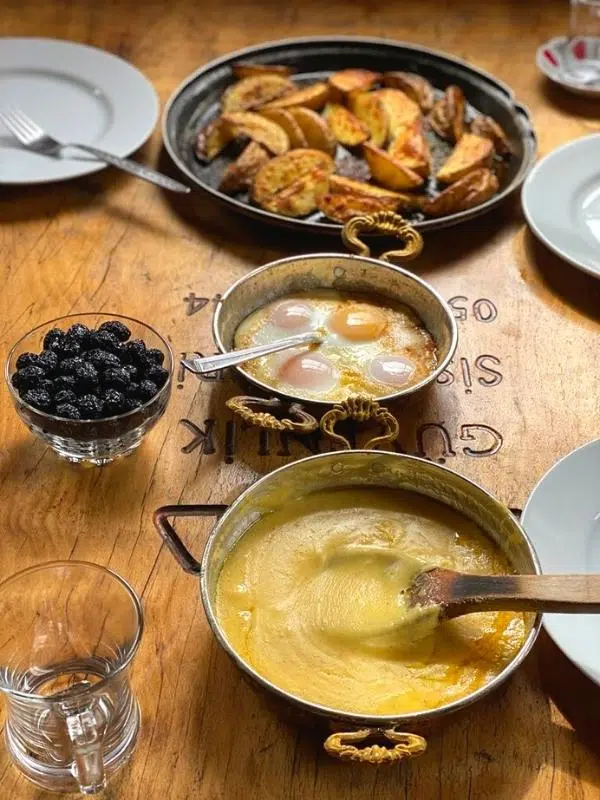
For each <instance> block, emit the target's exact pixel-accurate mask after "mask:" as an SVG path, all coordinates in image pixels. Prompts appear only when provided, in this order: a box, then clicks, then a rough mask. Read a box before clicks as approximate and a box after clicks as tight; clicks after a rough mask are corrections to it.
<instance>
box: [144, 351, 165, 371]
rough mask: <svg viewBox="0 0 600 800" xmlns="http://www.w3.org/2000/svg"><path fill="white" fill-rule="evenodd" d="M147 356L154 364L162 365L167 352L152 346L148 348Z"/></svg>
mask: <svg viewBox="0 0 600 800" xmlns="http://www.w3.org/2000/svg"><path fill="white" fill-rule="evenodd" d="M146 358H147V359H148V361H151V362H152V363H153V364H158V366H159V367H160V366H162V363H163V361H164V360H165V354H164V353H163V351H162V350H158V349H157V348H156V347H150V348H149V349H148V350H146Z"/></svg>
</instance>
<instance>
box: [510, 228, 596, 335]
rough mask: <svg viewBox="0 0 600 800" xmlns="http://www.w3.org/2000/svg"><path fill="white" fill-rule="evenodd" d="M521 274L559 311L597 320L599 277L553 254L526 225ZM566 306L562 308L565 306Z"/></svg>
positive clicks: (541, 297) (544, 299) (532, 287)
mask: <svg viewBox="0 0 600 800" xmlns="http://www.w3.org/2000/svg"><path fill="white" fill-rule="evenodd" d="M523 249H524V255H525V259H524V263H522V264H521V265H520V271H521V276H522V277H523V280H524V281H525V282H526V283H527V284H528V285H529V286H530V288H531V289H532V290H533V291H534V292H535V293H536V294H537V295H538V297H540V299H542V300H543V301H544V302H546V303H548V304H549V305H551V306H554V307H557V309H560V311H561V313H564V311H565V310H566V311H567V312H569V311H570V312H573V313H574V314H575V315H581V314H583V315H584V316H585V317H587V318H588V319H589V320H592V321H593V322H600V281H599V280H598V279H597V278H594V277H592V276H591V275H588V274H587V273H586V272H582V271H581V270H580V269H577V268H576V267H574V266H572V265H571V264H568V263H567V262H566V261H563V260H562V259H560V258H559V257H558V256H556V255H554V253H552V252H551V251H550V250H548V248H547V247H545V246H544V245H543V244H542V243H541V242H539V241H538V240H537V239H536V238H535V236H534V235H533V234H532V233H531V231H530V230H529V229H528V228H524V229H523ZM565 307H566V309H565Z"/></svg>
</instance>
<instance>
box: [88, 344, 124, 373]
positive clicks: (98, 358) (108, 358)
mask: <svg viewBox="0 0 600 800" xmlns="http://www.w3.org/2000/svg"><path fill="white" fill-rule="evenodd" d="M86 360H87V361H89V362H90V364H93V365H94V366H95V367H96V369H99V370H103V369H108V368H109V367H120V366H121V362H120V361H119V359H118V357H117V356H116V355H115V354H114V353H109V352H108V351H106V350H100V349H99V348H96V349H95V350H90V351H89V352H88V353H86Z"/></svg>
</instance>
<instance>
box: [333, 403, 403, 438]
mask: <svg viewBox="0 0 600 800" xmlns="http://www.w3.org/2000/svg"><path fill="white" fill-rule="evenodd" d="M346 419H353V420H355V421H356V422H367V421H368V420H370V419H372V420H375V421H376V422H378V423H379V425H380V426H381V433H380V435H379V436H375V437H373V438H371V439H369V441H368V442H367V443H366V444H365V446H364V449H365V450H374V449H375V448H376V447H377V446H378V445H380V444H385V443H391V442H393V441H395V440H396V439H397V438H398V434H399V433H400V426H399V424H398V420H397V419H396V417H394V416H393V414H391V413H390V412H389V411H388V410H387V408H385V407H384V406H380V405H379V403H378V402H377V400H372V399H371V398H370V397H365V396H363V395H356V396H353V397H348V398H347V399H346V400H343V401H342V402H341V403H337V404H336V405H335V406H334V407H333V408H331V409H330V410H329V411H326V412H325V413H324V414H323V416H322V417H321V423H320V425H321V430H322V431H323V433H324V434H325V436H327V437H328V438H329V439H332V440H333V441H334V442H337V443H338V444H341V445H342V448H343V449H344V450H352V445H351V444H350V442H349V441H348V439H346V437H345V436H342V435H341V434H339V433H336V432H335V426H336V425H337V423H338V422H342V421H343V420H346Z"/></svg>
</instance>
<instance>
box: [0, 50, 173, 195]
mask: <svg viewBox="0 0 600 800" xmlns="http://www.w3.org/2000/svg"><path fill="white" fill-rule="evenodd" d="M7 46H8V47H11V46H12V47H22V48H25V47H32V48H35V47H42V48H45V47H50V48H52V47H56V48H67V49H68V50H70V51H71V52H72V53H73V52H75V51H79V52H80V53H93V58H101V59H106V60H109V61H110V62H111V63H112V64H113V65H117V66H118V68H119V69H122V70H127V72H128V73H129V75H130V76H131V77H132V78H133V79H134V80H135V82H136V83H137V85H138V87H139V89H140V90H141V91H144V92H145V94H146V96H145V97H144V99H143V104H144V106H145V107H146V109H147V119H146V121H145V122H144V124H143V125H140V131H139V133H138V134H137V135H136V136H134V137H133V138H131V139H130V141H129V142H128V143H127V146H126V147H111V148H110V152H111V153H113V154H114V155H117V156H120V157H121V158H125V157H127V156H129V155H131V154H132V153H134V152H135V151H136V150H138V149H139V148H140V147H141V146H142V145H143V144H144V143H145V142H146V141H148V139H149V138H150V136H151V135H152V133H153V131H154V129H155V127H156V124H157V122H158V119H159V115H160V102H159V98H158V95H157V93H156V90H155V88H154V86H153V85H152V83H151V81H150V80H149V79H148V78H147V77H146V76H145V75H144V73H143V72H141V70H139V69H138V68H137V67H135V66H134V65H133V64H131V63H130V62H128V61H126V60H125V59H124V58H121V57H120V56H117V55H115V54H114V53H111V52H109V51H108V50H103V49H102V48H99V47H94V46H92V45H89V44H85V43H83V42H75V41H71V40H69V39H55V38H52V37H43V36H2V37H0V47H3V48H4V47H7ZM28 55H29V53H28ZM33 60H35V54H34V55H33ZM98 144H99V146H100V148H102V142H101V141H100V142H98ZM73 164H74V160H69V159H65V167H67V165H69V167H70V168H68V169H65V174H64V175H51V176H50V175H48V176H42V177H34V176H31V177H29V176H24V177H23V178H21V179H19V180H11V179H6V178H3V177H2V175H1V173H0V185H1V186H24V185H36V184H49V183H57V182H60V181H63V180H72V179H74V178H78V177H82V176H84V175H90V174H93V173H95V172H99V171H100V170H103V169H106V168H107V166H108V164H105V163H102V162H97V163H94V162H87V163H86V162H84V161H82V162H81V164H80V165H78V167H77V168H76V169H73Z"/></svg>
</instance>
